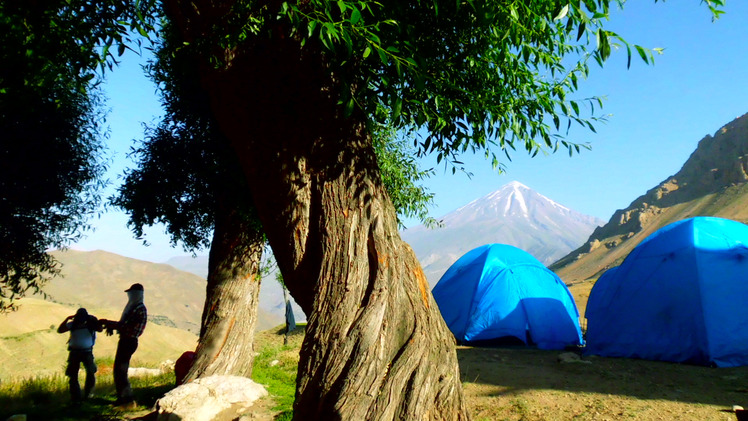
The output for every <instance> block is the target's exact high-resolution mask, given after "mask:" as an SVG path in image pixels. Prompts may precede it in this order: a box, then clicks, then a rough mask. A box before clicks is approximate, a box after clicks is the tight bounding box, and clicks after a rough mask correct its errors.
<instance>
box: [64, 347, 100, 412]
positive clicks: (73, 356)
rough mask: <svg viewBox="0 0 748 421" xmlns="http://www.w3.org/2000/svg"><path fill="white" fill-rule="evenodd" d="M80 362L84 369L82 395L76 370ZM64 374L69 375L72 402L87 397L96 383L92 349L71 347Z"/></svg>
mask: <svg viewBox="0 0 748 421" xmlns="http://www.w3.org/2000/svg"><path fill="white" fill-rule="evenodd" d="M81 364H83V367H84V368H85V369H86V384H85V386H84V387H83V394H82V395H81V386H80V383H78V370H79V369H80V365H81ZM65 375H66V376H68V377H69V384H70V397H71V398H72V399H73V402H80V401H81V400H82V399H85V398H88V395H89V394H91V390H93V388H94V386H95V385H96V364H95V363H94V356H93V352H92V350H90V349H86V350H75V349H71V350H70V354H68V367H67V369H65Z"/></svg>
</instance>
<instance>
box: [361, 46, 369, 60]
mask: <svg viewBox="0 0 748 421" xmlns="http://www.w3.org/2000/svg"><path fill="white" fill-rule="evenodd" d="M369 54H371V47H369V46H368V45H367V46H366V48H364V54H363V57H364V58H366V57H369Z"/></svg>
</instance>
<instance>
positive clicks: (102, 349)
mask: <svg viewBox="0 0 748 421" xmlns="http://www.w3.org/2000/svg"><path fill="white" fill-rule="evenodd" d="M19 304H20V306H19V310H18V311H16V312H12V313H8V314H3V315H0V382H2V381H4V380H7V379H8V377H11V376H12V377H31V376H36V375H46V374H53V373H57V374H59V375H64V368H65V363H66V361H67V354H68V352H67V340H68V337H69V334H68V333H65V334H59V333H57V327H58V326H59V325H60V323H62V321H63V320H64V319H65V317H67V316H69V315H71V314H74V313H75V311H76V310H77V308H78V307H77V306H70V305H62V304H57V303H52V302H49V301H44V300H41V299H38V298H22V299H21V300H20V301H19ZM88 310H89V312H90V313H91V314H93V315H95V316H97V317H100V318H109V319H113V318H117V317H119V311H118V310H114V309H112V308H106V309H102V308H99V307H88ZM139 342H140V343H139V344H138V350H137V351H136V352H135V354H134V356H133V362H132V366H134V367H138V366H150V367H157V366H158V364H159V363H161V362H163V361H165V360H167V359H170V360H172V361H176V359H177V358H179V356H180V355H182V352H184V351H187V350H194V349H195V346H196V345H197V336H196V335H194V334H192V333H190V332H187V331H184V330H180V329H176V328H173V327H167V326H161V325H158V324H155V323H149V324H148V325H147V326H146V329H145V332H144V333H143V336H141V338H140V341H139ZM116 349H117V335H113V336H106V335H105V334H103V333H100V334H97V337H96V345H95V346H94V356H95V357H96V358H109V359H114V353H115V351H116Z"/></svg>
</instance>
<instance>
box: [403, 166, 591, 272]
mask: <svg viewBox="0 0 748 421" xmlns="http://www.w3.org/2000/svg"><path fill="white" fill-rule="evenodd" d="M440 221H441V224H442V226H441V227H440V228H435V229H428V228H426V227H424V226H423V225H419V226H417V227H413V228H410V229H408V230H405V231H404V232H402V233H401V236H402V238H403V240H405V241H406V242H408V243H409V244H410V245H411V247H412V248H413V250H414V251H415V253H416V256H417V257H418V259H419V261H420V262H421V264H422V266H423V268H424V272H425V273H426V277H427V279H428V280H429V284H430V285H431V286H433V285H435V284H436V282H437V281H438V280H439V278H441V275H442V274H443V273H444V272H445V271H446V270H447V269H448V268H449V266H450V265H451V264H452V263H454V262H455V261H456V260H457V259H458V258H459V257H460V256H462V255H463V254H465V253H466V252H468V251H470V250H472V249H473V248H475V247H478V246H480V245H483V244H487V243H505V244H510V245H513V246H515V247H519V248H521V249H523V250H525V251H527V252H528V253H530V254H532V255H533V256H535V257H536V258H537V259H538V260H540V261H541V262H543V263H544V264H549V263H552V262H553V261H555V260H557V259H558V258H559V257H561V256H563V255H564V254H565V253H568V252H569V251H571V250H573V249H574V248H575V247H578V246H579V245H580V244H582V243H583V241H584V239H585V238H587V236H588V235H589V233H591V232H592V230H593V228H594V227H596V226H597V224H602V223H603V221H602V220H600V219H598V218H595V217H593V216H588V215H584V214H581V213H579V212H576V211H574V210H572V209H570V208H568V207H566V206H563V205H561V204H559V203H557V202H555V201H553V200H551V199H549V198H547V197H545V196H543V195H541V194H540V193H537V192H535V191H534V190H532V189H530V188H529V187H527V186H525V185H524V184H522V183H520V182H518V181H512V182H510V183H507V184H505V185H503V186H501V187H500V188H499V189H497V190H495V191H493V192H491V193H489V194H487V195H485V196H483V197H480V198H477V199H475V200H473V201H471V202H469V203H468V204H466V205H464V206H461V207H459V208H457V209H456V210H454V211H452V212H449V213H448V214H446V215H444V216H443V217H442V218H440Z"/></svg>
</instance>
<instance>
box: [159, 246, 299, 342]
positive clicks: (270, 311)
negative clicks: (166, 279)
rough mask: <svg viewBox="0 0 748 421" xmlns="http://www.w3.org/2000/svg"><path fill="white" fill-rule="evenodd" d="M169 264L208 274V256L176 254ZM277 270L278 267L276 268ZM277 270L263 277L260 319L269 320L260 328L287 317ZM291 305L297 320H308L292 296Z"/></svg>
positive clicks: (181, 268)
mask: <svg viewBox="0 0 748 421" xmlns="http://www.w3.org/2000/svg"><path fill="white" fill-rule="evenodd" d="M272 258H273V257H272V256H267V255H265V259H272ZM166 263H167V264H169V265H172V266H174V267H176V268H177V269H180V270H183V271H185V272H191V273H194V274H196V275H198V276H201V277H203V278H206V277H207V276H208V256H194V257H193V256H176V257H172V258H171V259H169V260H167V261H166ZM276 270H277V269H276ZM276 270H272V271H270V273H268V274H266V275H265V276H263V278H262V285H261V286H260V306H259V310H258V312H259V313H260V317H259V319H260V321H263V320H267V323H263V326H267V325H268V324H269V326H267V327H262V328H259V329H260V330H264V329H270V328H271V327H274V326H277V325H278V324H280V323H283V321H284V319H285V317H286V302H285V301H284V298H283V287H282V286H281V284H280V283H278V281H277V280H276V278H275V275H276ZM291 305H292V306H293V309H294V316H295V318H296V321H297V322H299V321H304V320H306V315H304V312H303V311H301V307H299V306H298V304H296V302H295V301H294V300H293V298H291Z"/></svg>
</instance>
